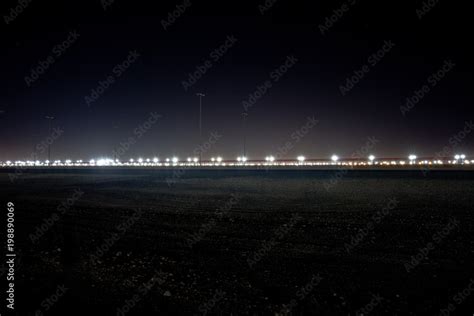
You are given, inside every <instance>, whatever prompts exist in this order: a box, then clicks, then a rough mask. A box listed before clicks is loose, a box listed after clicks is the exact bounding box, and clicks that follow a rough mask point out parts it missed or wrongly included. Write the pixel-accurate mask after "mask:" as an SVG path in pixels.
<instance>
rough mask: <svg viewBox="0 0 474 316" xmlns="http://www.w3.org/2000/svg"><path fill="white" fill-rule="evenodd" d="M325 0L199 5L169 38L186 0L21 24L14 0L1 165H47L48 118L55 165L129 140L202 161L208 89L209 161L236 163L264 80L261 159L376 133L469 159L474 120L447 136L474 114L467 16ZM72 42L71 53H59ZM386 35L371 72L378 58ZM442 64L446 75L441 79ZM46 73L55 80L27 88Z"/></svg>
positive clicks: (47, 7)
mask: <svg viewBox="0 0 474 316" xmlns="http://www.w3.org/2000/svg"><path fill="white" fill-rule="evenodd" d="M109 2H111V3H109ZM273 2H274V4H273V5H271V4H272V3H273ZM313 2H315V1H307V2H297V1H290V0H276V1H267V3H268V4H270V6H271V7H270V8H268V10H266V11H265V12H264V14H261V13H260V11H259V5H264V3H265V2H264V1H256V2H255V3H250V4H243V3H242V1H219V2H215V3H211V2H204V1H199V2H198V1H193V0H189V3H190V5H189V6H188V7H186V8H185V9H184V12H182V13H179V12H178V11H176V12H178V13H177V18H176V19H175V21H174V22H172V21H170V22H171V23H170V25H169V26H168V27H167V28H166V30H165V29H164V28H163V20H165V21H167V19H168V14H169V13H170V12H173V11H175V10H176V6H177V5H183V4H184V5H185V4H186V3H187V2H186V1H182V0H178V1H172V2H162V3H160V4H159V5H151V4H143V3H140V2H139V1H130V0H115V1H105V2H104V1H103V2H101V1H99V0H97V1H82V2H81V1H75V2H69V1H61V2H57V3H54V2H48V3H45V2H44V1H38V0H31V1H30V2H29V3H28V2H27V3H28V5H27V6H26V8H24V9H21V8H20V11H21V12H20V13H19V14H18V15H17V16H16V17H14V18H13V19H10V18H11V17H13V16H14V15H11V10H12V8H15V7H17V6H18V2H17V1H6V2H5V3H4V4H2V16H3V19H2V21H1V33H0V34H1V39H2V41H1V42H2V58H1V59H0V69H1V72H0V78H1V86H2V89H1V94H0V135H1V137H0V160H6V159H20V158H25V159H26V158H29V157H31V154H32V153H33V152H34V153H36V154H37V155H38V156H39V158H41V159H45V158H46V156H47V155H46V151H44V150H41V149H38V148H39V147H38V146H37V145H38V144H41V143H42V142H44V141H45V140H46V138H47V137H48V135H49V132H48V121H47V120H46V119H45V116H54V117H55V118H56V119H55V120H54V122H53V127H59V128H61V129H62V130H63V131H64V133H63V134H62V135H61V136H60V137H59V138H58V139H56V140H55V141H54V143H53V145H52V152H53V158H55V159H66V158H71V159H90V158H95V157H101V156H112V154H111V153H112V150H113V149H114V148H117V147H120V143H126V142H128V141H127V139H129V138H130V137H135V139H134V142H133V144H131V145H130V146H129V149H128V150H123V154H122V156H121V158H122V159H128V158H131V157H133V158H136V157H139V156H142V157H147V156H149V157H151V156H155V155H157V156H159V157H160V158H165V157H169V156H171V155H178V156H179V157H183V158H184V157H187V156H192V153H193V149H194V148H195V147H196V144H197V143H198V141H199V130H198V110H199V100H198V97H197V96H196V93H198V92H203V93H205V94H206V96H205V97H204V99H203V134H204V136H203V138H204V140H206V139H208V137H209V133H210V132H212V131H216V132H217V133H218V134H219V135H221V136H222V137H221V138H220V139H219V140H218V141H217V142H216V143H215V144H213V145H212V146H211V148H210V149H209V150H208V151H206V153H204V154H203V157H204V158H206V157H210V156H214V155H217V154H220V155H223V156H224V157H226V158H234V157H236V156H237V155H239V154H241V152H242V134H243V130H242V122H241V113H242V112H243V111H244V109H243V105H242V102H243V101H246V100H248V99H249V95H250V94H253V93H254V92H255V91H257V90H258V87H259V86H262V85H264V83H265V82H266V81H268V80H270V82H271V87H270V88H269V89H267V91H266V93H264V95H263V96H262V97H261V98H260V99H258V101H257V102H256V103H255V104H254V105H253V106H251V107H250V108H249V109H248V113H249V114H248V119H247V126H248V127H247V148H248V156H249V157H250V158H263V157H264V156H265V155H267V154H272V153H273V154H276V153H278V152H279V150H278V148H279V147H280V148H281V147H284V146H285V143H287V142H290V143H291V148H289V149H288V150H286V151H287V154H286V155H285V154H282V155H281V156H285V157H289V158H292V157H295V156H296V155H299V154H301V153H303V154H305V155H306V156H308V157H310V156H311V157H319V158H326V157H328V156H330V155H331V154H332V153H338V154H339V155H340V156H350V155H351V154H352V153H353V152H355V151H357V150H360V149H361V148H363V147H364V146H365V144H366V143H367V141H368V139H369V137H372V138H373V137H375V139H377V144H376V145H375V146H374V147H373V148H371V149H370V151H371V152H374V153H375V154H376V155H377V156H380V157H382V156H388V157H390V156H402V157H405V156H406V155H408V154H409V153H412V152H415V153H417V154H418V155H428V156H432V155H434V154H435V153H436V152H439V151H440V150H442V149H443V147H444V146H449V148H450V150H452V151H453V152H454V151H456V152H458V151H459V152H466V153H467V154H472V153H473V149H474V140H473V139H474V136H473V135H472V134H474V131H473V132H472V133H471V132H470V129H471V128H472V127H471V128H469V127H467V128H466V129H467V130H468V132H467V133H466V135H464V136H463V137H462V139H460V140H459V141H457V142H455V143H454V142H453V141H452V139H451V142H450V138H452V137H453V136H455V135H458V133H460V132H461V131H462V130H463V129H465V126H466V122H469V121H471V120H474V117H473V114H474V110H473V109H472V105H473V102H472V101H473V97H472V91H473V90H472V84H473V77H472V69H473V67H472V65H473V61H472V50H471V48H470V43H471V42H472V39H471V37H472V34H471V32H472V31H471V28H470V26H469V25H468V21H469V19H471V17H469V16H468V13H467V12H468V9H467V8H464V7H462V6H461V4H454V3H452V4H450V3H448V1H444V0H441V1H438V2H437V3H436V1H433V3H434V4H435V5H434V7H432V8H431V9H429V10H428V12H427V13H426V14H424V15H423V16H422V17H421V19H420V18H419V17H418V16H417V9H418V10H421V8H422V6H423V2H422V1H413V3H411V4H409V5H401V4H399V3H398V1H373V2H370V1H365V0H357V1H356V0H348V1H328V2H327V3H326V4H324V5H323V4H314V3H313ZM86 3H87V4H86ZM104 3H109V4H108V6H107V8H106V9H105V10H104V8H103V4H104ZM344 6H347V7H344ZM344 8H347V10H344ZM340 9H342V11H343V12H342V14H339V15H340V16H339V17H338V16H337V13H335V10H340ZM181 11H183V10H181ZM5 16H6V17H7V20H8V23H6V22H5ZM331 16H332V17H333V20H334V23H333V25H332V26H331V25H329V27H327V29H326V31H325V32H324V34H322V32H321V31H320V27H319V25H322V24H324V23H325V21H326V18H331ZM71 32H72V33H71ZM74 32H76V33H77V34H79V37H78V38H77V39H74V36H73V35H70V34H74ZM228 37H231V38H235V39H236V42H235V43H233V44H231V45H230V46H231V47H230V48H229V49H228V50H227V51H226V52H225V53H224V54H223V55H222V57H220V58H218V60H216V59H214V57H215V55H214V54H212V52H213V51H214V50H215V49H217V48H219V47H220V46H221V45H223V44H225V43H226V39H227V38H228ZM68 38H69V39H70V40H71V45H70V47H69V48H65V49H64V50H62V49H58V46H57V45H58V44H61V43H62V42H64V41H67V40H68ZM390 41H391V43H393V45H391V46H390V45H388V46H387V45H386V46H385V48H386V49H387V51H386V52H385V54H384V56H383V57H381V58H380V59H379V60H378V62H377V63H375V62H374V59H373V57H370V56H371V55H372V54H374V53H378V52H379V53H382V51H381V49H382V48H383V47H384V43H386V42H390ZM133 51H136V52H138V53H139V55H140V56H139V57H138V58H136V59H135V60H134V61H133V62H132V63H131V64H130V66H129V67H128V68H127V69H125V70H123V72H122V73H121V75H120V76H118V72H117V68H116V67H117V65H120V64H121V63H123V62H124V61H125V60H126V59H127V56H129V53H130V52H133ZM59 53H60V54H59ZM288 57H291V58H293V59H296V60H297V62H296V63H295V64H294V65H293V66H291V67H289V69H288V70H287V72H285V73H284V74H282V75H281V77H279V80H278V81H276V80H275V75H274V73H273V74H272V71H274V70H275V69H278V68H279V67H280V66H281V65H282V64H284V63H285V60H287V58H288ZM48 58H49V59H48ZM51 58H52V59H53V62H51V63H49V62H48V60H49V61H51ZM206 60H209V61H210V62H211V63H212V66H211V67H208V69H207V70H206V72H205V73H204V74H203V75H202V77H201V78H200V79H198V80H197V81H196V83H195V84H194V85H192V87H190V88H189V89H187V90H185V89H184V87H183V82H184V81H186V80H188V76H189V73H193V72H195V71H196V69H197V68H198V67H200V66H201V67H202V66H203V65H205V62H206ZM446 62H447V63H448V64H447V65H448V66H446V67H447V68H446V69H447V72H446V73H445V76H444V77H443V78H438V79H433V77H432V75H433V74H435V73H436V72H438V70H439V69H441V68H442V67H443V65H444V64H445V63H446ZM41 64H43V65H45V64H46V65H47V67H41ZM364 65H367V66H366V67H365V68H364ZM449 65H454V66H449ZM45 68H46V69H45ZM34 69H40V70H44V72H43V73H42V74H40V75H39V76H38V77H37V79H36V80H33V82H31V81H32V80H31V78H33V76H32V71H34ZM361 69H365V70H366V72H363V73H364V75H363V78H361V79H360V80H359V82H358V83H356V84H355V85H354V87H353V88H352V89H350V91H348V92H347V93H346V94H345V95H343V94H342V93H341V90H340V87H341V86H344V85H345V84H346V79H347V78H348V77H351V76H353V75H354V72H355V71H360V70H361ZM108 76H112V77H113V78H114V82H113V83H112V84H110V85H109V87H107V88H106V89H105V90H104V91H103V93H102V94H101V95H100V97H99V98H98V99H97V100H95V101H94V102H92V103H91V104H89V105H88V104H87V102H86V99H85V98H86V97H87V96H90V95H91V90H93V89H97V87H98V86H99V82H100V81H106V79H107V77H108ZM25 78H26V79H25ZM28 78H30V79H28ZM424 85H426V87H425V90H426V91H427V92H425V93H424V96H423V97H422V98H421V100H420V101H419V102H418V103H417V104H415V105H414V106H413V107H412V108H411V109H410V110H409V111H408V112H406V113H405V115H403V114H402V111H401V110H400V107H401V106H404V105H405V103H406V102H407V101H406V99H407V97H413V96H414V95H415V94H416V91H417V90H420V91H421V90H422V88H423V86H424ZM150 112H154V113H157V114H160V115H161V116H162V117H161V118H160V119H159V120H158V121H157V122H156V123H155V124H152V125H151V127H150V128H149V129H148V130H147V131H146V132H145V133H144V135H143V136H142V137H137V136H136V134H134V129H135V128H137V127H138V126H140V125H142V124H143V123H144V122H145V121H147V120H148V119H149V118H150ZM313 116H314V117H315V118H316V119H317V120H319V121H318V124H317V125H316V126H314V127H313V128H311V129H310V130H309V131H308V133H307V134H305V135H304V137H301V138H300V139H299V140H298V141H297V140H296V138H295V137H292V133H293V132H294V131H297V130H300V129H301V128H302V127H303V126H304V125H305V124H306V123H307V118H308V117H313ZM280 152H281V153H282V152H284V151H281V150H280Z"/></svg>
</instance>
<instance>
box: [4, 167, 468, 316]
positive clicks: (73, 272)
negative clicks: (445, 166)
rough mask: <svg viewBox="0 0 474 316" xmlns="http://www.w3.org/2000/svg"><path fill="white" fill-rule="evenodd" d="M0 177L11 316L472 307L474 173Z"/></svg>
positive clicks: (464, 311)
mask: <svg viewBox="0 0 474 316" xmlns="http://www.w3.org/2000/svg"><path fill="white" fill-rule="evenodd" d="M2 172H3V173H0V201H1V203H2V204H4V205H6V203H7V202H8V201H12V202H14V203H15V216H16V222H15V225H16V240H15V241H16V247H17V249H16V252H17V254H18V256H19V259H18V260H19V261H20V262H19V263H18V265H17V271H16V285H15V286H16V290H17V292H16V305H17V309H16V311H17V312H18V314H19V315H34V313H35V311H37V310H40V311H41V312H43V313H44V314H45V315H48V314H50V315H53V314H58V315H91V314H101V315H116V314H117V311H118V310H120V311H127V309H129V310H130V311H129V312H128V313H126V314H127V315H147V314H155V315H165V314H204V313H205V312H208V314H225V315H228V314H230V313H232V314H234V315H247V314H251V315H253V314H255V315H275V314H278V313H280V314H284V313H285V310H291V311H292V312H293V314H311V315H349V314H350V315H355V314H356V312H357V311H359V312H362V310H361V309H362V308H364V307H367V308H366V310H365V313H364V314H367V312H370V309H371V308H370V307H372V309H373V310H372V311H371V313H370V314H372V315H381V314H389V315H394V314H398V315H406V314H413V315H425V314H429V315H436V314H439V313H440V310H441V309H446V308H448V306H449V304H451V309H452V310H453V309H454V312H452V313H451V315H453V314H454V315H456V314H459V315H472V313H473V312H474V304H473V302H474V292H473V293H470V290H469V284H470V282H471V281H470V279H474V239H473V231H474V213H473V206H474V203H473V202H474V194H473V193H474V185H473V184H474V173H473V172H468V171H464V172H454V171H433V172H430V173H428V174H427V175H426V176H424V175H422V173H421V172H420V171H412V172H409V171H349V172H347V173H345V172H340V171H339V172H336V171H309V170H300V171H297V170H293V171H281V170H280V171H271V172H267V171H264V170H260V171H242V170H241V171H231V170H227V171H224V170H214V171H198V170H187V171H186V172H184V173H183V174H181V175H180V176H178V177H175V180H176V181H175V183H173V184H171V185H168V183H167V181H166V179H167V178H168V179H169V178H170V177H172V173H170V172H169V171H163V170H162V171H157V170H155V171H150V170H147V171H140V170H137V171H126V170H125V171H124V170H119V171H118V170H115V171H109V172H98V171H95V172H94V171H90V170H89V171H88V172H86V171H74V172H69V173H65V172H64V171H56V173H54V174H53V173H48V174H46V173H28V172H26V171H25V172H22V173H21V174H19V175H18V177H17V179H15V181H14V182H13V183H12V182H11V181H10V180H9V178H8V174H7V173H6V171H5V170H3V171H2ZM335 176H336V177H338V178H335ZM331 179H333V180H335V179H339V180H336V181H333V182H332V184H331V185H330V186H329V187H327V185H328V183H330V182H329V181H331ZM75 190H76V192H80V191H82V192H83V195H82V196H80V197H79V198H78V199H77V200H76V199H75V198H74V192H75ZM77 190H80V191H77ZM79 195H80V194H79ZM76 197H78V194H76ZM62 203H65V204H63V205H66V206H65V207H64V208H63V207H62V206H61V205H62ZM68 203H69V204H70V206H67V204H68ZM136 208H140V209H141V211H142V212H141V213H136V211H135V209H136ZM383 210H385V211H386V212H385V213H381V212H382V211H383ZM61 211H64V214H62V212H61ZM53 213H56V214H58V217H57V218H56V219H57V220H54V221H53V224H52V225H46V224H44V221H45V220H46V219H51V218H52V217H51V216H52V214H53ZM377 213H378V214H382V215H381V216H379V219H380V221H376V220H375V219H374V218H373V216H374V214H377ZM134 214H135V215H136V216H133V215H134ZM295 214H297V215H298V216H299V217H295ZM453 220H456V221H457V222H452V221H453ZM450 221H451V223H455V224H453V225H451V226H447V225H448V223H449V222H450ZM127 223H128V224H127ZM368 223H373V224H374V225H373V226H371V228H369V229H368V231H366V233H362V234H359V237H360V236H362V238H361V240H360V241H359V242H358V244H356V245H355V246H353V247H350V249H348V248H347V245H348V244H350V243H351V238H353V237H354V236H356V234H357V233H358V232H359V229H361V228H364V227H367V224H368ZM41 224H43V227H46V229H45V230H44V235H42V236H39V235H38V234H36V237H38V236H39V239H38V240H36V241H35V242H33V241H32V240H31V238H30V237H32V236H33V235H35V232H36V231H37V229H39V227H40V226H41ZM120 225H121V226H120ZM125 226H127V227H126V228H124V227H125ZM443 229H444V232H443ZM199 232H200V233H199ZM111 234H115V235H111ZM193 235H194V236H195V238H194V239H193V238H192V236H193ZM111 236H115V237H116V238H115V239H113V238H112V239H111ZM33 238H34V237H33ZM106 240H113V242H112V243H110V247H109V246H108V245H107V243H106ZM430 242H431V243H432V245H433V247H431V249H429V250H428V254H427V255H426V256H425V255H423V254H422V253H421V251H420V250H419V249H421V248H426V247H427V246H428V245H431V244H429V243H430ZM104 245H105V247H106V248H108V249H105V248H104V249H105V251H103V254H99V253H98V252H97V248H98V247H100V246H104ZM256 253H259V254H260V256H259V257H258V258H257V257H255V254H256ZM94 254H95V257H91V255H94ZM417 254H419V257H418V258H419V259H420V260H419V264H417V265H415V266H413V267H412V268H411V270H410V271H409V272H408V271H407V266H406V265H405V263H406V262H409V261H410V260H411V257H412V256H416V255H417ZM252 258H256V259H255V260H254V263H253V264H252V266H251V267H250V265H249V261H251V260H252ZM2 274H4V272H3V273H2ZM154 276H155V277H154ZM153 277H154V278H153ZM2 279H4V277H2ZM150 280H151V282H150V288H149V290H146V291H145V290H144V287H141V288H140V286H141V285H142V284H143V283H145V282H148V281H150ZM62 285H64V287H65V288H66V290H64V294H61V293H62V290H61V289H62V287H61V286H62ZM464 289H467V290H466V291H465V293H467V294H469V295H467V296H466V297H465V298H464V299H462V300H460V297H459V296H457V297H456V298H455V297H454V296H455V295H456V293H458V292H459V291H462V290H464ZM472 289H474V287H472ZM2 293H4V291H3V290H2ZM54 293H58V297H54V296H53V294H54ZM134 295H135V296H134ZM376 297H380V299H378V300H377V299H376ZM48 299H49V301H48ZM52 301H57V302H55V303H51V302H52ZM371 301H372V305H371V304H370V303H371ZM2 302H4V298H3V297H2ZM50 303H51V304H50ZM127 306H128V307H129V308H127ZM4 307H5V306H4V304H3V303H2V310H3V308H4ZM119 315H122V314H121V313H119Z"/></svg>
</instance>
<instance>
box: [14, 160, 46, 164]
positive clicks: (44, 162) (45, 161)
mask: <svg viewBox="0 0 474 316" xmlns="http://www.w3.org/2000/svg"><path fill="white" fill-rule="evenodd" d="M9 162H10V161H7V164H8V163H9ZM10 163H11V162H10ZM44 163H46V164H49V160H46V161H45V162H44Z"/></svg>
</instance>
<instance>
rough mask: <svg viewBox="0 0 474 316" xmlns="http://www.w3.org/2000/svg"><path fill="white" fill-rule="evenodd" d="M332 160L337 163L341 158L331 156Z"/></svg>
mask: <svg viewBox="0 0 474 316" xmlns="http://www.w3.org/2000/svg"><path fill="white" fill-rule="evenodd" d="M331 160H332V161H334V162H336V161H338V160H339V156H338V155H332V156H331Z"/></svg>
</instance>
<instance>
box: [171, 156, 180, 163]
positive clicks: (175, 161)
mask: <svg viewBox="0 0 474 316" xmlns="http://www.w3.org/2000/svg"><path fill="white" fill-rule="evenodd" d="M171 161H172V162H173V163H178V161H179V159H178V157H173V158H172V159H171Z"/></svg>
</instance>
